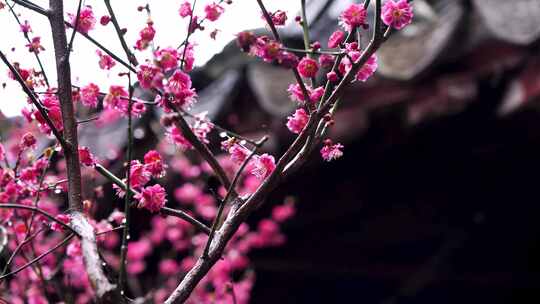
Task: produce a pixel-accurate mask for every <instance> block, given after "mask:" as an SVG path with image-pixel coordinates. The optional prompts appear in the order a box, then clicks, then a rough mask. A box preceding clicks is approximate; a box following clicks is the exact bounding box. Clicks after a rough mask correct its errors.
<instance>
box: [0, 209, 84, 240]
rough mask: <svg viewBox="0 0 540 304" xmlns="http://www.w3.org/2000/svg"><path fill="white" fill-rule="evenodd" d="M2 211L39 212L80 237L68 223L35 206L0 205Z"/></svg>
mask: <svg viewBox="0 0 540 304" xmlns="http://www.w3.org/2000/svg"><path fill="white" fill-rule="evenodd" d="M0 209H24V210H30V211H33V212H37V213H39V214H41V215H43V216H45V217H46V218H48V219H49V220H51V221H53V222H56V223H58V224H59V225H60V226H62V227H64V228H66V229H68V230H70V231H72V232H73V233H75V234H76V235H77V236H80V235H79V234H77V231H75V230H74V229H73V228H72V227H71V226H69V225H68V224H66V223H64V222H62V221H61V220H59V219H57V218H56V217H54V215H52V214H50V213H48V212H47V211H45V210H43V209H40V208H37V207H33V206H27V205H20V204H0Z"/></svg>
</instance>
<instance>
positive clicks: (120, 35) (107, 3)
mask: <svg viewBox="0 0 540 304" xmlns="http://www.w3.org/2000/svg"><path fill="white" fill-rule="evenodd" d="M103 1H104V2H105V6H107V11H108V12H109V15H110V17H111V22H112V24H113V26H114V29H115V30H116V34H117V35H118V39H119V40H120V44H122V48H123V49H124V52H125V53H126V56H127V59H128V61H129V62H130V63H131V64H133V65H134V66H138V65H139V63H138V62H137V58H136V57H135V55H134V54H133V53H132V52H131V51H130V50H129V47H128V45H127V43H126V39H125V38H124V33H122V29H121V28H120V24H118V19H116V15H115V14H114V10H113V8H112V6H111V1H110V0H103Z"/></svg>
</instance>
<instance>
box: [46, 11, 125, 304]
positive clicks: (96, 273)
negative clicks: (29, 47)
mask: <svg viewBox="0 0 540 304" xmlns="http://www.w3.org/2000/svg"><path fill="white" fill-rule="evenodd" d="M49 6H50V13H49V22H50V24H51V30H52V36H53V43H54V54H55V59H56V72H57V78H58V99H59V101H60V108H61V111H62V121H63V124H64V139H65V141H66V145H65V147H64V155H65V158H66V167H67V176H68V199H69V208H70V210H71V227H72V228H73V229H74V230H75V231H77V232H78V234H79V235H80V238H81V249H82V254H83V260H84V264H85V269H86V272H87V274H88V278H89V280H90V282H91V285H92V287H93V288H94V291H95V294H96V299H97V301H98V302H100V303H118V302H119V301H122V297H121V296H120V294H119V292H118V291H117V288H116V285H114V284H112V283H110V282H109V280H108V278H107V277H106V276H105V273H104V272H103V268H102V262H101V259H100V256H99V253H98V250H97V244H96V236H95V234H94V228H93V227H92V225H90V223H89V222H88V219H87V218H86V216H85V215H84V214H83V213H82V210H83V205H82V182H81V167H80V163H79V149H78V139H77V120H76V119H75V112H74V109H73V100H72V95H71V94H72V92H71V71H70V66H69V50H68V44H67V37H66V31H65V26H64V7H63V1H62V0H50V1H49Z"/></svg>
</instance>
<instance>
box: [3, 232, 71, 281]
mask: <svg viewBox="0 0 540 304" xmlns="http://www.w3.org/2000/svg"><path fill="white" fill-rule="evenodd" d="M74 236H75V234H74V233H72V234H70V235H69V236H68V237H66V238H65V239H64V240H63V241H61V242H60V243H58V244H56V245H55V246H54V247H52V248H50V249H49V250H47V251H45V252H44V253H42V254H40V255H39V256H37V257H35V258H34V259H32V260H31V261H29V262H28V263H26V264H24V265H23V266H21V267H19V268H18V269H16V270H14V271H12V272H10V273H6V274H4V275H2V276H0V281H2V280H5V279H8V278H10V277H12V276H14V275H16V274H18V273H19V272H21V271H23V270H25V269H26V268H28V267H31V266H32V265H34V264H35V263H37V262H39V261H40V260H41V259H43V258H44V257H46V256H48V255H49V254H51V253H52V252H53V251H55V250H56V249H58V248H60V247H62V246H64V245H66V244H67V243H69V241H70V240H71V239H72V238H73V237H74Z"/></svg>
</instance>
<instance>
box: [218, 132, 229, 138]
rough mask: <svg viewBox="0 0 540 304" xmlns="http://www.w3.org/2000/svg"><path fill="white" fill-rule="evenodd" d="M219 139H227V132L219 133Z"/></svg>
mask: <svg viewBox="0 0 540 304" xmlns="http://www.w3.org/2000/svg"><path fill="white" fill-rule="evenodd" d="M219 137H221V138H225V137H227V132H221V133H219Z"/></svg>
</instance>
